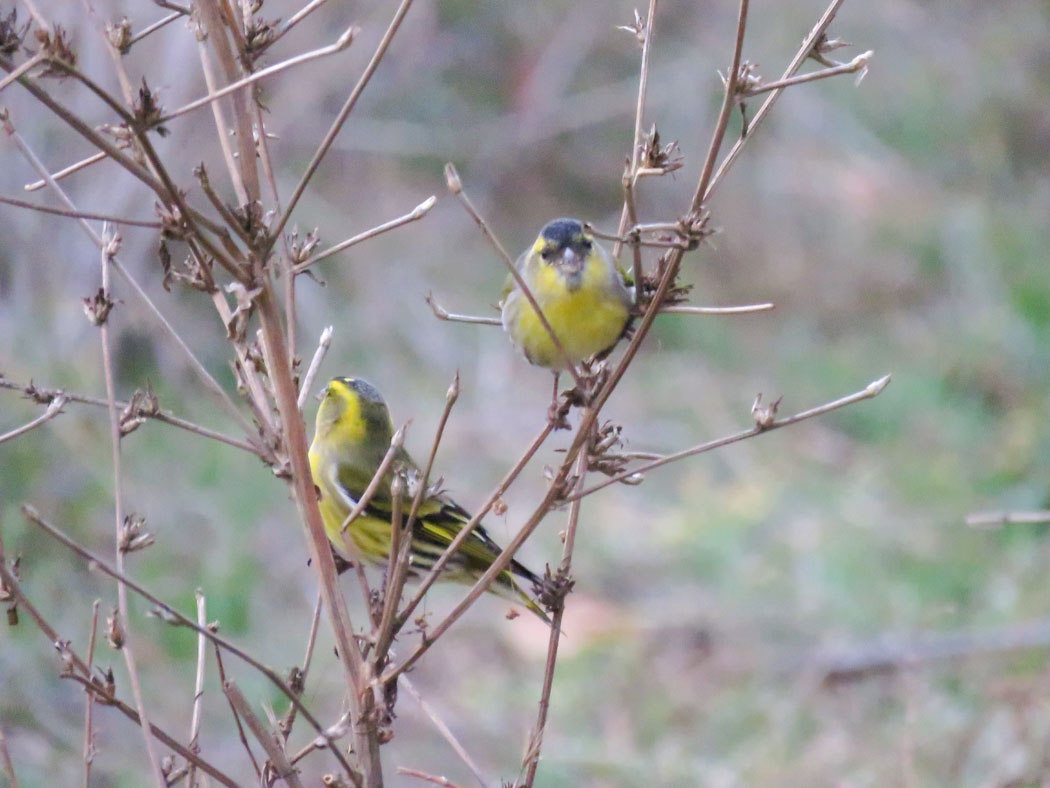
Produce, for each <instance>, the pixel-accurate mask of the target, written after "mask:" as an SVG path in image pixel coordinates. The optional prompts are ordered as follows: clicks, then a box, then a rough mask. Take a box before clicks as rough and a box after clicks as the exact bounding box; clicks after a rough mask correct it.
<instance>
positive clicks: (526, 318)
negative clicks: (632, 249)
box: [501, 219, 631, 374]
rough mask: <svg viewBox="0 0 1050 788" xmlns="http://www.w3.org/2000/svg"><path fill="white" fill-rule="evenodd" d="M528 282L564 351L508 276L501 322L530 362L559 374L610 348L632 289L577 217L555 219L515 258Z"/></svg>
mask: <svg viewBox="0 0 1050 788" xmlns="http://www.w3.org/2000/svg"><path fill="white" fill-rule="evenodd" d="M517 269H518V273H519V274H520V275H521V278H522V279H523V280H524V281H525V284H526V285H528V288H529V292H531V293H532V296H533V298H535V299H536V303H537V304H538V305H539V307H540V310H541V311H542V312H543V316H544V317H546V318H547V322H548V323H549V324H550V327H551V328H552V329H553V330H554V333H555V335H556V336H557V337H558V341H559V342H560V343H561V346H562V348H564V350H565V354H562V353H561V352H559V350H558V348H557V346H556V345H555V344H554V342H553V341H552V340H551V336H550V333H549V332H548V331H547V329H546V328H545V327H544V325H543V323H542V322H541V321H540V318H539V316H538V315H537V314H536V310H535V309H533V308H532V305H531V304H530V303H529V301H528V298H527V297H526V296H525V294H524V293H523V292H522V291H521V289H520V288H519V287H518V286H517V282H516V281H515V280H514V278H513V277H508V280H507V284H506V286H505V287H504V291H503V301H502V304H501V305H502V308H503V328H504V329H505V330H506V332H507V333H508V334H509V335H510V338H511V341H512V342H513V343H514V344H515V345H516V346H517V347H519V348H520V349H521V351H522V352H523V353H524V354H525V358H527V359H528V360H529V361H530V362H532V363H533V364H537V365H539V366H541V367H547V368H548V369H551V370H554V372H555V374H557V373H558V372H559V371H560V370H563V369H567V367H568V365H567V364H566V355H567V356H568V360H569V361H571V362H572V363H573V364H577V363H579V362H580V361H583V360H585V359H588V358H590V357H591V356H593V355H594V354H596V353H601V352H603V351H606V350H609V349H610V348H611V347H612V346H613V345H615V344H616V341H617V340H618V339H619V338H620V337H621V336H623V334H624V331H625V330H626V328H627V321H628V320H629V318H630V314H631V295H630V292H629V291H628V289H627V287H626V286H625V285H624V281H623V277H622V276H621V274H620V272H619V271H617V270H616V266H615V265H614V264H613V261H612V258H611V257H609V255H608V253H607V252H606V251H605V249H603V248H602V247H601V245H600V244H599V243H598V242H597V241H596V240H595V239H594V237H593V236H592V235H591V234H590V233H588V232H587V231H586V230H584V228H583V224H581V223H580V222H579V221H578V220H577V219H555V220H554V221H552V222H548V223H547V224H546V225H545V226H544V228H543V229H542V230H541V231H540V234H539V237H537V238H536V242H535V243H534V244H533V245H532V247H531V248H530V249H529V250H528V251H526V252H525V253H524V254H522V256H521V257H520V258H519V259H518V262H517Z"/></svg>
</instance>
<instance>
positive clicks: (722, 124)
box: [690, 0, 748, 213]
mask: <svg viewBox="0 0 1050 788" xmlns="http://www.w3.org/2000/svg"><path fill="white" fill-rule="evenodd" d="M747 8H748V0H740V10H739V12H738V13H737V21H736V41H735V43H734V45H733V58H732V61H731V63H730V66H729V71H728V72H726V73H727V76H726V80H725V90H724V92H723V93H722V108H721V109H720V110H719V111H718V120H717V121H716V122H715V129H714V131H713V132H712V133H711V144H710V145H708V147H707V156H705V157H704V167H703V169H702V170H701V172H700V179H699V181H698V182H697V184H696V191H695V192H694V193H693V202H692V205H691V207H690V212H692V213H697V212H699V210H700V206H701V205H703V204H704V203H705V202H706V201H707V196H708V191H709V188H708V185H709V184H710V183H711V177H712V173H713V172H714V168H715V162H716V161H717V160H718V152H719V151H720V150H721V149H722V142H723V140H725V136H726V129H727V128H728V127H729V118H730V116H731V115H732V114H733V107H734V106H736V101H737V86H738V84H739V80H740V60H741V57H742V55H743V51H744V30H745V29H746V28H747ZM738 144H739V143H738Z"/></svg>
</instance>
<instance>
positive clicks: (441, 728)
mask: <svg viewBox="0 0 1050 788" xmlns="http://www.w3.org/2000/svg"><path fill="white" fill-rule="evenodd" d="M397 683H398V686H400V687H401V689H403V690H405V692H407V693H408V694H409V695H411V696H412V699H413V700H414V701H415V702H416V703H418V704H419V708H421V709H422V710H423V713H424V714H425V715H426V716H427V718H428V719H429V720H430V721H431V722H432V723H433V724H434V727H435V728H437V729H438V733H440V734H441V736H442V737H443V738H444V739H445V741H447V742H448V743H449V746H450V747H452V749H453V750H455V752H456V755H458V756H459V758H460V760H462V761H463V763H464V764H466V766H467V768H468V769H470V771H471V774H473V775H474V778H475V779H476V780H477V781H478V785H480V786H481V788H488V786H487V783H486V782H485V778H484V777H482V775H481V769H479V768H478V765H477V764H476V763H475V762H474V759H473V758H471V757H470V754H469V753H468V752H467V751H466V749H465V748H464V747H463V745H462V744H461V743H460V741H459V739H457V738H456V735H455V734H454V733H453V732H452V729H451V728H449V727H448V725H446V724H445V721H444V720H442V719H441V717H440V716H438V713H437V710H436V709H435V708H434V707H433V706H431V705H430V704H429V703H427V702H426V701H425V700H423V696H422V695H420V694H419V690H417V689H416V687H415V685H414V684H413V683H412V682H411V681H410V680H409V678H408V676H406V675H405V674H404V673H402V674H401V675H400V676H398V677H397Z"/></svg>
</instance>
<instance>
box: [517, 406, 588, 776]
mask: <svg viewBox="0 0 1050 788" xmlns="http://www.w3.org/2000/svg"><path fill="white" fill-rule="evenodd" d="M590 431H591V434H592V435H593V434H594V422H591V427H590ZM588 440H593V438H589V439H588ZM574 473H575V475H576V490H577V491H579V490H581V489H582V488H583V484H584V480H585V479H586V477H587V452H585V451H581V452H580V453H579V455H577V457H576V468H575V470H574ZM580 503H581V502H580V500H579V499H576V500H574V501H573V502H572V504H571V505H570V507H569V521H568V525H567V526H566V528H565V541H564V544H563V546H562V555H561V565H560V566H559V567H558V572H557V575H556V581H555V582H556V583H558V584H559V585H561V586H562V588H561V589H559V590H561V591H562V593H561V594H560V595H559V596H558V597H557V604H556V605H554V609H553V610H552V611H551V625H550V633H549V634H548V639H547V661H546V663H545V665H544V669H543V686H542V689H541V690H540V702H539V709H538V710H537V712H536V724H535V726H533V729H532V733H531V734H530V736H529V748H528V752H527V753H526V754H525V759H524V761H523V762H522V768H523V769H524V770H525V788H532V785H533V783H534V782H535V781H536V769H537V767H538V766H539V763H540V750H541V748H542V746H543V734H544V731H545V730H546V727H547V712H548V711H549V709H550V702H551V690H552V689H553V687H554V666H555V665H556V664H557V661H558V644H559V643H560V642H561V634H562V633H561V622H562V618H563V616H564V615H565V594H567V593H568V591H569V590H571V588H572V586H571V585H569V584H570V583H571V575H570V570H571V568H572V552H573V549H574V548H575V545H576V527H577V525H578V524H579V521H580Z"/></svg>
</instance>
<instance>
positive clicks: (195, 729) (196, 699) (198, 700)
mask: <svg viewBox="0 0 1050 788" xmlns="http://www.w3.org/2000/svg"><path fill="white" fill-rule="evenodd" d="M194 596H195V597H196V599H197V626H199V627H200V628H201V629H206V628H207V627H208V615H207V613H206V608H205V601H204V593H203V592H202V591H201V590H200V589H199V588H198V589H197V592H196V594H195V595H194ZM207 654H208V639H207V638H206V637H204V635H197V676H196V679H195V680H194V682H193V716H192V718H191V719H190V743H189V748H190V749H191V750H193V751H194V752H200V744H199V743H198V742H199V739H200V733H201V711H202V710H203V708H204V664H205V657H206V656H207ZM196 771H197V769H196V766H195V765H193V764H190V770H189V774H188V776H187V779H186V785H188V786H189V788H194V779H196V776H197V775H196Z"/></svg>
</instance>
